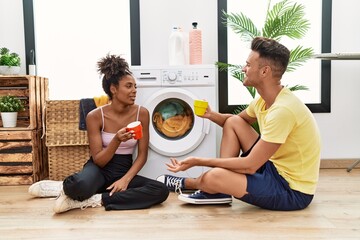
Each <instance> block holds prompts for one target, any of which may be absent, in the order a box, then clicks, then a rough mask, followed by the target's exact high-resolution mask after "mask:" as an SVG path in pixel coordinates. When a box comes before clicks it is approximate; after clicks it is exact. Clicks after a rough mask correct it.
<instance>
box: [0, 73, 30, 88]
mask: <svg viewBox="0 0 360 240" xmlns="http://www.w3.org/2000/svg"><path fill="white" fill-rule="evenodd" d="M8 86H11V87H23V86H29V80H28V76H13V77H1V79H0V87H8Z"/></svg>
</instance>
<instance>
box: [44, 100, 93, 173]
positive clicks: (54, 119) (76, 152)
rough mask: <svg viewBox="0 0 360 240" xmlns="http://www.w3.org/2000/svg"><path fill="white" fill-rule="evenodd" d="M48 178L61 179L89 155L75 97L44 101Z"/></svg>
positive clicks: (75, 170)
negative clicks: (80, 125)
mask: <svg viewBox="0 0 360 240" xmlns="http://www.w3.org/2000/svg"><path fill="white" fill-rule="evenodd" d="M45 115H46V130H45V133H46V135H45V136H46V141H45V142H46V146H47V147H48V161H49V179H52V180H63V179H64V178H65V177H67V176H68V175H70V174H72V173H75V172H78V171H79V170H80V169H81V168H82V166H83V165H84V163H85V162H86V161H87V160H88V159H89V157H90V153H89V143H88V138H87V132H86V131H82V130H79V100H52V101H47V102H46V109H45Z"/></svg>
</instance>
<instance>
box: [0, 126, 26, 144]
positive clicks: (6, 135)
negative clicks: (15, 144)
mask: <svg viewBox="0 0 360 240" xmlns="http://www.w3.org/2000/svg"><path fill="white" fill-rule="evenodd" d="M13 129H14V130H16V128H13ZM0 140H3V141H4V140H6V141H11V140H31V131H11V130H7V131H0Z"/></svg>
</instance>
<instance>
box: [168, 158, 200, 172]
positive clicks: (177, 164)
mask: <svg viewBox="0 0 360 240" xmlns="http://www.w3.org/2000/svg"><path fill="white" fill-rule="evenodd" d="M170 161H171V163H166V166H167V167H168V168H167V169H168V170H169V171H171V172H174V173H176V172H180V171H186V170H188V169H189V168H191V167H193V166H195V158H194V157H188V158H185V159H184V160H182V161H178V160H177V159H176V158H170Z"/></svg>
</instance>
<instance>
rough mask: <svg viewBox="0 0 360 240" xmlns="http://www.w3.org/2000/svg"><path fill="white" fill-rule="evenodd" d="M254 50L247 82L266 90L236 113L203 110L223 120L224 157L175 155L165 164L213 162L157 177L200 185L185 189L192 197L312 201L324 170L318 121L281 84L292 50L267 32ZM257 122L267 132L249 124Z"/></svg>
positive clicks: (271, 203) (172, 183)
mask: <svg viewBox="0 0 360 240" xmlns="http://www.w3.org/2000/svg"><path fill="white" fill-rule="evenodd" d="M251 50H252V51H251V52H250V54H249V56H248V59H247V61H246V65H245V66H244V67H243V72H244V73H245V75H246V76H245V78H244V81H243V84H244V86H253V87H255V88H256V90H257V92H258V94H259V95H260V96H259V97H258V98H256V99H254V100H253V101H252V102H251V103H250V104H249V106H248V108H247V109H245V110H244V111H242V112H241V113H239V114H238V115H232V114H221V113H217V112H214V111H212V110H211V108H210V107H208V109H207V111H206V113H205V115H204V116H203V118H208V119H210V120H211V121H213V122H214V123H216V124H218V125H219V126H221V127H223V136H222V140H221V146H220V158H202V157H188V158H186V159H184V160H182V161H178V160H177V159H175V158H171V159H170V160H171V162H170V163H168V164H167V166H168V169H169V170H170V171H172V172H174V173H176V172H179V171H185V170H187V169H189V168H191V167H193V166H207V167H211V169H210V170H209V171H207V172H205V173H204V174H202V175H201V176H199V177H198V178H194V179H192V178H182V177H175V176H170V175H162V176H160V177H159V178H158V181H162V182H164V183H165V184H166V185H167V186H168V188H169V189H170V190H176V189H175V188H177V189H180V190H184V189H200V190H199V191H196V192H195V193H193V194H180V195H179V199H180V200H182V201H185V202H188V203H194V204H211V203H213V204H219V203H230V202H231V201H232V196H233V197H234V198H237V199H240V200H242V201H244V202H247V203H249V204H252V205H255V206H258V207H261V208H265V209H271V210H299V209H303V208H306V207H307V206H308V205H309V204H310V202H311V201H312V199H313V196H314V193H315V189H316V184H317V181H318V176H319V164H320V144H321V143H320V136H319V131H318V128H317V125H316V122H315V120H314V117H313V115H312V113H311V112H310V111H309V109H308V108H307V107H306V105H305V104H304V103H302V102H301V101H300V100H299V99H298V98H297V97H296V96H295V95H294V94H293V93H292V92H291V91H290V90H289V89H287V88H286V87H284V86H282V85H281V78H282V75H283V74H284V72H285V70H286V68H287V65H288V62H289V56H290V52H289V50H288V49H287V48H286V47H285V46H283V45H281V44H280V43H278V42H277V41H275V40H272V39H268V38H263V37H256V38H254V39H253V41H252V43H251ZM255 121H257V122H258V124H259V127H260V132H261V135H259V134H258V133H257V132H256V131H255V130H254V129H253V128H252V126H251V124H252V123H254V122H255ZM240 153H241V155H240V156H239V154H240Z"/></svg>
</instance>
